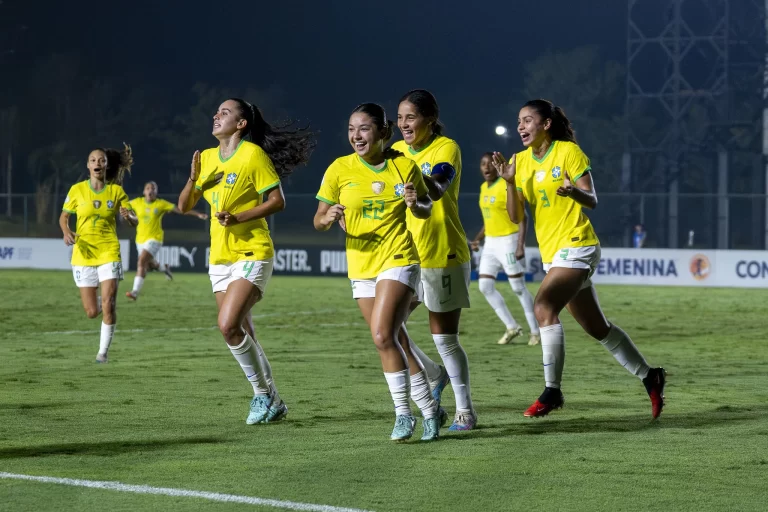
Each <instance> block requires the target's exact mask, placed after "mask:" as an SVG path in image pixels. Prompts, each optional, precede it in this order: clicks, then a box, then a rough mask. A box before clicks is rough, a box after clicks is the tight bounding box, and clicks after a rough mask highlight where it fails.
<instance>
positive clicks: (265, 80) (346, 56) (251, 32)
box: [0, 0, 626, 184]
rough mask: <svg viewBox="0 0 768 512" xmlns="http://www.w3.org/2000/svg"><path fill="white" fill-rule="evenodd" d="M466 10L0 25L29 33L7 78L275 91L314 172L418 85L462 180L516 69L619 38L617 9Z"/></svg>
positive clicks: (227, 14)
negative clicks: (353, 121)
mask: <svg viewBox="0 0 768 512" xmlns="http://www.w3.org/2000/svg"><path fill="white" fill-rule="evenodd" d="M478 4H479V5H480V6H470V4H469V3H468V2H458V1H444V2H439V1H429V2H403V1H389V2H349V1H347V2H342V1H331V2H326V1H304V2H295V1H294V2H291V1H282V2H281V1H276V2H263V1H260V2H239V3H238V2H200V1H197V2H195V1H192V2H178V1H169V2H162V1H158V2H147V1H144V0H140V1H133V2H121V3H120V4H116V3H113V2H93V1H90V0H89V1H81V2H75V3H72V2H50V1H49V2H44V3H39V2H22V1H21V0H4V1H3V2H2V5H0V16H2V17H3V18H5V19H4V20H0V26H2V27H6V26H9V25H14V24H24V25H28V26H29V29H28V30H27V31H26V33H25V35H24V36H23V37H21V38H19V39H18V43H17V44H16V47H17V53H16V55H15V57H14V58H13V61H14V62H15V65H17V66H19V67H20V68H21V70H22V73H21V74H20V75H16V76H17V77H19V79H23V70H24V66H25V64H29V63H33V62H34V61H35V60H37V59H40V58H42V57H44V56H46V55H48V54H50V53H54V52H59V53H67V52H77V53H79V54H80V55H81V56H82V57H83V59H84V61H86V62H88V63H89V66H92V67H93V68H96V69H95V72H97V73H103V74H105V75H113V76H119V77H124V79H125V80H127V81H129V83H130V82H136V83H140V82H144V81H149V82H161V83H164V84H168V87H179V88H182V89H183V90H184V91H186V90H188V89H189V87H190V86H191V85H192V84H193V83H195V82H198V81H202V82H207V83H211V84H215V85H221V86H230V87H235V88H243V89H245V88H246V87H253V88H256V89H268V88H276V89H277V90H279V91H280V92H281V94H280V95H279V96H280V108H281V109H284V110H285V111H287V112H288V113H289V114H290V115H292V116H294V117H298V118H301V119H305V120H310V121H311V122H312V125H313V126H314V127H315V128H316V129H318V130H320V132H321V134H320V137H319V146H318V150H317V151H316V153H315V155H314V157H313V162H312V164H311V166H312V167H313V168H315V169H318V170H320V169H325V167H326V166H327V165H328V164H329V163H330V161H332V160H333V159H334V158H335V157H337V156H340V155H342V154H347V153H349V152H350V148H349V145H348V143H347V142H346V120H347V116H348V113H349V112H350V111H351V110H352V108H353V107H354V106H355V105H357V104H358V103H361V102H364V101H375V102H379V103H382V104H384V105H385V106H386V107H387V109H388V113H389V114H390V115H392V116H394V114H395V107H396V100H397V99H398V98H399V97H400V96H401V95H402V94H403V93H405V92H406V91H408V90H409V89H413V88H417V87H419V88H427V89H430V90H431V91H432V92H433V93H434V94H435V95H436V97H437V99H438V101H439V102H440V105H441V110H442V118H443V122H444V123H445V124H446V125H447V127H448V130H447V133H448V135H449V136H451V137H453V138H455V139H456V140H457V141H458V142H459V144H460V145H461V147H462V149H463V154H464V166H465V169H466V171H465V172H466V173H472V172H473V171H474V170H475V168H476V167H477V165H476V163H475V161H476V160H477V158H478V157H479V155H480V154H481V153H482V152H483V151H486V150H487V149H488V148H489V145H494V144H495V145H496V146H497V147H498V142H499V140H498V138H497V137H496V136H495V135H494V134H493V128H494V126H495V125H496V124H497V123H499V122H507V123H509V122H511V121H512V119H513V118H514V116H515V112H514V111H512V110H505V109H506V105H508V104H509V103H510V102H514V103H515V104H516V103H517V102H519V101H520V100H521V99H522V98H520V96H519V93H517V92H516V91H517V90H519V88H520V87H521V86H522V83H523V77H522V65H523V63H524V62H526V61H527V60H530V59H532V58H534V57H535V56H536V55H538V54H539V53H541V52H543V51H545V50H547V49H552V50H564V49H568V48H571V47H575V46H581V45H585V44H597V45H599V46H600V47H601V49H602V52H603V55H604V56H605V57H606V58H608V59H613V60H618V61H619V62H623V60H624V58H625V37H626V2H624V1H620V0H590V1H582V2H574V1H573V0H550V1H547V2H511V1H508V0H493V1H486V2H478ZM9 21H10V22H11V23H8V22H9ZM552 99H553V100H554V101H555V102H557V99H556V98H552ZM267 110H268V109H267ZM209 124H210V123H209V121H208V120H207V119H206V120H204V121H202V124H201V126H204V127H205V128H204V129H208V127H209ZM396 137H397V135H396ZM211 143H212V144H211V145H213V144H214V143H215V141H214V139H213V138H212V139H211ZM515 147H517V142H515ZM472 181H475V180H472ZM477 182H478V184H479V177H478V179H477Z"/></svg>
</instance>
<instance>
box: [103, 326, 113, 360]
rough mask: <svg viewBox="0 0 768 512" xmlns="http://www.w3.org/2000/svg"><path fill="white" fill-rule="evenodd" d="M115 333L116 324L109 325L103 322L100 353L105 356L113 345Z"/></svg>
mask: <svg viewBox="0 0 768 512" xmlns="http://www.w3.org/2000/svg"><path fill="white" fill-rule="evenodd" d="M114 334H115V324H112V325H107V324H105V323H104V322H101V338H100V339H99V355H100V356H105V355H107V352H108V351H109V346H110V345H112V336H114Z"/></svg>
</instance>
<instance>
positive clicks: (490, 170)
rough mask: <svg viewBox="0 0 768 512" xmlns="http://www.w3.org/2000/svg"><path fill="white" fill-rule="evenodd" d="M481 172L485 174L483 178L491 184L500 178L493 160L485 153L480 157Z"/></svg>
mask: <svg viewBox="0 0 768 512" xmlns="http://www.w3.org/2000/svg"><path fill="white" fill-rule="evenodd" d="M480 174H482V175H483V179H485V181H486V183H488V184H489V185H490V184H491V183H495V182H496V180H497V179H499V173H498V172H496V168H494V167H493V160H492V159H491V157H490V156H488V155H483V158H481V159H480Z"/></svg>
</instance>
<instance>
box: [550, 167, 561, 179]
mask: <svg viewBox="0 0 768 512" xmlns="http://www.w3.org/2000/svg"><path fill="white" fill-rule="evenodd" d="M562 174H563V173H562V171H561V170H560V167H555V168H554V169H552V179H555V180H556V179H557V178H559V177H560V176H562Z"/></svg>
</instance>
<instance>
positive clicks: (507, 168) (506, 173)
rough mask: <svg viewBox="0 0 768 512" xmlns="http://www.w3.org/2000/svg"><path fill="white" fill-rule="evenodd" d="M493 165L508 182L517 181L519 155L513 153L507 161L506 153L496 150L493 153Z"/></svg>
mask: <svg viewBox="0 0 768 512" xmlns="http://www.w3.org/2000/svg"><path fill="white" fill-rule="evenodd" d="M493 167H494V168H495V169H496V172H497V173H499V176H501V177H502V178H504V181H506V182H507V183H513V184H514V183H515V173H516V172H517V155H512V158H511V159H510V160H509V163H507V159H506V158H504V155H502V154H501V153H499V152H498V151H495V152H494V153H493Z"/></svg>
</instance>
